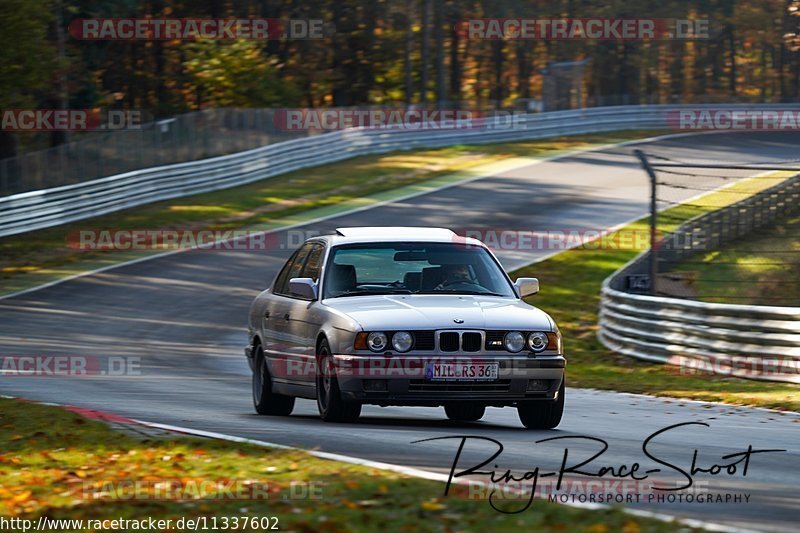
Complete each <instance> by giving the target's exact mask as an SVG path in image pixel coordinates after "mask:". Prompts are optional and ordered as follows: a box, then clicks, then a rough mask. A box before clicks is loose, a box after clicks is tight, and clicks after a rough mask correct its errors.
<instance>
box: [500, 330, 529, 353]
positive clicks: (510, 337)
mask: <svg viewBox="0 0 800 533" xmlns="http://www.w3.org/2000/svg"><path fill="white" fill-rule="evenodd" d="M503 344H504V345H505V347H506V350H508V351H509V352H514V353H516V352H518V351H520V350H522V348H524V347H525V335H523V334H522V333H520V332H519V331H509V332H508V333H506V336H505V338H504V339H503Z"/></svg>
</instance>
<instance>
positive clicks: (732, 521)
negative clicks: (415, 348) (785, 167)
mask: <svg viewBox="0 0 800 533" xmlns="http://www.w3.org/2000/svg"><path fill="white" fill-rule="evenodd" d="M798 141H800V135H798V134H791V133H748V134H713V135H692V136H680V137H673V138H666V139H662V140H656V141H653V142H650V143H648V144H647V145H646V149H647V151H649V152H653V153H657V154H660V155H665V156H669V157H672V158H675V159H681V160H719V161H726V162H735V161H741V162H757V161H762V162H769V161H775V160H787V159H793V158H795V157H797V155H798V152H797V146H798ZM634 147H635V146H633V145H625V146H619V147H614V148H606V149H602V150H599V151H593V152H584V153H579V154H575V155H572V156H567V157H563V158H560V159H557V160H553V161H546V162H542V163H539V164H533V165H531V166H528V167H524V168H520V169H516V170H513V171H509V172H506V173H502V174H499V175H496V176H491V177H486V178H483V179H480V180H476V181H471V182H468V183H464V184H460V185H455V186H452V187H448V188H445V189H441V190H438V191H435V192H431V193H428V194H425V195H422V196H418V197H415V198H411V199H407V200H403V201H398V202H394V203H390V204H387V205H381V206H377V207H375V208H373V209H368V210H363V211H359V212H356V213H351V214H343V215H341V216H337V217H335V218H333V219H330V220H326V221H324V222H319V223H313V224H310V225H308V226H304V227H302V228H296V229H300V230H310V231H327V230H330V229H333V228H335V227H344V226H363V225H380V226H388V225H408V226H444V227H454V228H459V229H496V230H500V229H512V230H513V229H528V228H536V229H551V230H580V229H602V228H609V227H613V226H616V225H618V224H621V223H624V222H626V221H629V220H631V219H635V218H639V217H641V216H643V215H645V214H646V212H647V207H648V194H649V185H648V181H647V178H646V176H645V175H644V173H643V172H642V171H641V169H640V168H639V166H638V163H637V162H636V160H635V159H634V158H633V157H632V156H631V152H632V150H633V148H634ZM752 173H753V172H750V174H752ZM747 174H748V172H744V171H743V172H739V174H737V175H741V176H745V175H747ZM663 179H669V178H663ZM673 179H687V178H679V177H678V176H674V177H673ZM719 184H720V185H721V184H722V182H721V181H720V183H719ZM706 185H708V183H706ZM691 194H692V192H691V191H686V193H685V195H684V198H686V197H689V196H690V195H691ZM287 240H288V237H287V236H286V234H285V232H279V233H278V234H277V235H276V236H275V238H274V239H271V241H272V242H277V243H286V242H287ZM288 248H289V247H286V246H285V247H284V249H277V250H273V251H270V252H234V251H227V252H220V251H216V252H214V251H189V252H184V253H178V254H171V255H165V256H161V257H157V258H154V259H152V260H149V261H143V262H139V263H135V264H130V265H123V266H120V267H119V268H115V269H112V270H108V271H105V272H102V273H96V274H92V275H89V276H85V277H81V278H77V279H73V280H70V281H67V282H64V283H61V284H57V285H54V286H51V287H47V288H44V289H42V290H38V291H34V292H29V293H26V294H21V295H18V296H14V297H11V298H7V299H4V300H0V355H86V356H96V357H100V358H105V357H109V356H118V357H122V356H139V357H141V361H142V366H141V375H140V376H127V377H116V378H111V377H107V376H106V377H83V378H60V377H59V378H56V377H19V376H15V377H12V376H2V377H0V393H2V394H8V395H13V396H21V397H26V398H30V399H35V400H42V401H51V402H57V403H65V404H71V405H79V406H83V407H88V408H94V409H101V410H104V411H110V412H113V413H116V414H120V415H123V416H128V417H131V418H136V419H141V420H148V421H153V422H160V423H165V424H174V425H178V426H185V427H190V428H194V429H201V430H206V431H214V432H219V433H226V434H230V435H237V436H243V437H248V438H253V439H259V440H264V441H270V442H275V443H280V444H286V445H293V446H300V447H303V448H318V449H320V450H324V451H327V452H333V453H340V454H344V455H351V456H356V457H363V458H366V459H372V460H376V461H382V462H387V463H393V464H401V465H407V466H413V467H418V468H423V469H429V470H434V471H438V472H445V473H447V472H449V468H450V465H451V463H452V461H453V457H454V454H455V450H456V448H457V443H456V442H454V441H434V442H427V443H418V444H411V442H412V441H415V440H421V439H426V438H431V437H440V436H448V435H474V436H483V437H492V438H495V439H497V440H499V441H501V442H502V443H503V445H504V446H505V450H504V452H503V454H502V456H500V457H498V460H497V463H498V465H499V467H500V469H501V470H504V469H506V468H511V469H513V470H515V471H526V470H529V469H532V468H534V467H536V466H540V467H541V468H542V471H545V470H547V469H557V467H558V465H559V463H560V460H561V457H562V454H563V448H564V444H558V445H556V444H555V443H539V444H535V441H536V440H539V439H543V438H547V437H552V436H556V435H558V436H578V435H587V436H592V437H596V438H602V439H605V440H606V441H608V443H609V449H608V451H607V452H606V453H605V454H604V455H603V456H602V458H601V459H597V461H595V462H593V463H592V464H593V465H596V466H598V467H599V466H611V465H615V466H619V465H621V464H632V463H634V462H640V463H643V465H647V466H649V467H652V466H653V465H654V463H653V462H652V461H649V460H648V459H647V458H646V456H645V455H644V454H643V450H642V442H643V440H644V439H645V438H646V437H647V436H648V435H650V434H651V433H652V432H654V431H656V430H658V429H661V428H663V427H665V426H668V425H672V424H677V423H681V422H705V423H708V424H710V427H704V426H690V427H685V428H680V429H676V430H674V431H671V432H670V433H668V434H665V435H663V436H662V437H661V438H659V439H658V441H657V442H658V444H657V446H656V447H655V448H654V449H657V450H658V456H659V457H661V458H663V459H664V460H665V461H668V462H670V463H671V464H676V465H682V466H683V467H684V468H688V467H689V466H690V464H691V460H692V452H693V450H694V449H695V448H697V449H699V450H700V455H699V457H700V460H701V462H705V463H709V464H710V463H713V462H714V460H715V459H716V462H721V461H720V458H721V456H723V455H726V454H729V453H735V452H739V451H742V450H744V449H746V448H747V446H748V445H749V444H752V446H753V447H754V448H756V449H758V448H772V449H774V448H779V449H785V450H787V451H786V452H781V453H767V454H762V455H755V456H753V458H752V459H751V461H750V465H749V470H748V473H747V477H741V476H740V475H736V476H726V475H718V476H713V477H712V476H708V475H705V476H704V475H698V476H697V480H698V483H699V484H701V489H702V491H705V492H712V493H724V492H726V491H727V492H731V493H749V494H750V501H749V503H743V504H732V503H729V504H714V505H711V504H697V503H691V504H689V503H682V504H669V503H664V504H658V503H642V504H637V505H634V507H636V508H641V509H647V510H653V511H658V512H663V513H667V514H673V515H676V516H681V517H690V518H698V519H703V520H708V521H712V522H716V523H721V524H727V525H731V526H736V527H743V528H750V529H760V530H775V531H777V530H785V531H790V530H791V531H794V530H795V529H796V523H797V517H798V516H800V503H799V502H798V499H797V498H796V496H795V494H796V479H797V476H798V475H800V444H798V439H797V436H798V429H800V425H798V424H797V422H798V421H800V420H799V419H798V415H797V414H794V413H789V414H783V413H776V412H771V411H766V410H759V409H747V408H738V407H729V406H719V405H709V404H700V403H695V402H682V401H679V400H665V399H658V398H649V397H644V396H636V395H628V394H618V393H611V392H597V391H588V390H580V389H568V391H567V408H566V413H565V417H564V420H563V422H562V424H561V426H560V427H559V428H558V430H556V431H554V432H538V431H524V430H523V429H522V426H521V424H520V423H519V421H518V419H517V416H516V412H515V411H514V410H513V409H508V408H506V409H494V408H491V409H489V410H488V411H487V414H486V416H485V417H484V418H483V420H482V421H481V422H478V423H474V424H456V423H452V422H449V421H447V419H446V418H445V416H444V411H443V409H441V408H423V407H415V408H401V407H388V408H380V407H365V408H364V411H363V415H362V419H361V421H360V422H359V423H357V424H341V425H335V424H326V423H323V422H321V421H320V420H319V419H318V418H317V416H316V405H315V404H314V403H313V402H311V401H305V400H302V401H298V403H297V407H296V409H295V414H293V415H292V416H291V417H288V418H278V417H259V416H256V415H255V414H253V409H252V403H251V396H250V380H249V369H248V367H247V364H246V361H245V358H244V355H243V352H242V347H243V346H244V344H245V343H246V316H247V309H248V307H249V305H250V302H251V301H252V299H253V297H254V296H255V295H256V294H257V293H258V292H259V291H260V290H263V289H264V288H265V287H266V286H267V285H268V284H269V283H270V282H271V281H272V279H273V277H274V276H275V274H276V272H277V269H278V268H279V267H280V266H281V265H282V263H283V262H284V261H285V259H286V257H287V256H288V254H289V252H290V250H289V249H288ZM547 253H549V252H547V251H546V250H545V251H524V250H521V251H498V256H499V258H500V259H501V261H502V262H503V264H504V265H505V266H506V268H507V269H509V270H511V269H513V268H516V267H519V266H521V265H524V264H528V263H530V262H532V261H534V260H536V259H539V258H541V257H542V256H544V255H545V254H547ZM541 282H542V291H546V290H547V280H546V279H543V280H541ZM554 318H555V319H556V320H558V317H557V316H556V317H554ZM565 342H566V346H567V349H568V347H569V339H566V340H565ZM567 358H569V354H568V353H567ZM567 375H568V376H569V369H567ZM473 444H474V445H475V446H474V447H473ZM597 446H598V444H597V443H596V442H592V441H588V440H581V441H578V440H576V441H575V442H573V443H571V444H570V446H569V447H570V453H571V454H574V455H571V457H576V456H578V455H580V454H584V457H585V458H588V457H589V456H590V455H591V453H590V452H591V451H592V450H596V449H597ZM490 449H491V446H489V445H488V444H487V443H484V444H483V445H481V446H478V443H477V442H475V443H472V444H470V445H469V446H468V447H467V448H466V450H465V453H464V455H463V457H462V462H461V463H460V465H461V466H462V467H464V466H468V465H469V464H470V461H475V460H477V459H478V458H480V457H484V456H485V455H486V453H488V450H490ZM586 454H589V455H586ZM740 472H741V471H740ZM583 479H584V481H585V480H586V479H588V478H583ZM651 479H652V478H651ZM658 479H662V480H666V482H670V481H671V480H674V479H682V478H680V476H677V477H676V476H667V477H664V478H658ZM644 499H646V496H643V500H644ZM476 505H488V504H487V503H485V502H477V503H476Z"/></svg>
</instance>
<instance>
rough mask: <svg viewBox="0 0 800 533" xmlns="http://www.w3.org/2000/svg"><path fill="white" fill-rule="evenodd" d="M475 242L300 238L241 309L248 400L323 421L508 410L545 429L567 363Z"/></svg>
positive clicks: (519, 287) (553, 334)
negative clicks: (380, 411)
mask: <svg viewBox="0 0 800 533" xmlns="http://www.w3.org/2000/svg"><path fill="white" fill-rule="evenodd" d="M538 291H539V282H538V280H537V279H536V278H519V279H517V280H516V281H515V282H512V281H511V279H510V278H509V277H508V275H507V274H506V273H505V271H504V270H503V268H502V267H501V265H500V263H499V262H498V260H497V258H496V257H495V256H494V254H492V252H491V251H490V250H489V249H488V248H487V247H486V246H485V245H484V244H483V243H481V242H480V241H478V240H476V239H471V238H464V237H459V236H458V235H456V234H455V233H453V232H452V231H450V230H448V229H439V228H405V227H371V228H340V229H337V230H336V232H335V233H334V234H332V235H323V236H319V237H314V238H312V239H309V240H307V241H306V242H305V243H304V244H303V245H302V246H300V248H299V249H297V250H296V251H295V252H294V254H293V255H292V256H291V257H290V258H289V260H288V261H287V262H286V264H285V265H284V266H283V268H282V269H281V271H280V272H279V274H278V275H277V277H276V278H275V281H274V282H273V284H272V286H271V287H270V288H268V289H266V290H265V291H263V292H262V293H261V294H259V295H258V296H257V297H256V298H255V300H254V301H253V303H252V305H251V307H250V313H249V330H248V331H249V333H248V339H249V342H248V345H247V347H246V348H245V353H246V355H247V359H248V362H249V364H250V368H251V369H252V370H253V401H254V404H255V409H256V412H258V413H259V414H263V415H283V416H286V415H289V414H291V412H292V409H293V408H294V403H295V398H308V399H316V401H317V406H318V408H319V413H320V416H321V417H322V419H323V420H325V421H331V422H352V421H355V420H356V419H357V418H358V417H359V415H360V413H361V406H362V405H363V404H374V405H381V406H387V405H420V406H444V409H445V413H446V414H447V416H448V417H449V418H450V419H453V420H459V421H476V420H479V419H480V418H482V417H483V416H484V413H485V409H486V407H487V406H497V407H505V406H510V407H516V409H517V412H518V413H519V418H520V421H521V422H522V424H523V425H524V426H525V427H527V428H531V429H549V428H554V427H556V426H557V425H558V424H559V423H560V421H561V416H562V413H563V411H564V368H565V365H566V360H565V359H564V352H563V347H562V341H561V334H560V333H559V330H558V327H557V326H556V324H555V322H554V321H553V319H552V318H551V317H550V316H549V315H548V314H547V313H545V312H544V311H542V310H540V309H538V308H536V307H534V306H532V305H529V304H527V303H525V302H524V301H523V298H525V297H526V296H530V295H533V294H536V293H537V292H538Z"/></svg>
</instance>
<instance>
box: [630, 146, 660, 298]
mask: <svg viewBox="0 0 800 533" xmlns="http://www.w3.org/2000/svg"><path fill="white" fill-rule="evenodd" d="M634 154H636V157H638V158H639V161H640V162H641V164H642V168H643V169H644V171H645V172H647V176H648V177H649V178H650V268H649V271H650V294H652V295H655V294H657V292H658V291H657V290H656V278H657V276H658V257H656V227H657V223H658V219H657V216H658V209H657V208H656V199H657V196H656V193H657V191H656V187H657V186H658V183H657V182H656V173H655V171H654V170H653V167H651V166H650V162H649V161H648V160H647V156H646V155H645V154H644V152H642V151H641V150H634Z"/></svg>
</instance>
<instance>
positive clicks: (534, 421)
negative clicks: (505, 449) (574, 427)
mask: <svg viewBox="0 0 800 533" xmlns="http://www.w3.org/2000/svg"><path fill="white" fill-rule="evenodd" d="M564 381H565V380H564V379H562V380H561V386H560V387H559V388H558V397H557V398H556V399H555V400H547V401H541V400H539V401H527V402H520V404H519V405H518V406H517V413H518V414H519V420H520V422H522V425H523V426H525V427H526V428H528V429H553V428H554V427H556V426H558V425H559V424H560V423H561V417H562V415H563V414H564V391H565V386H564Z"/></svg>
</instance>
